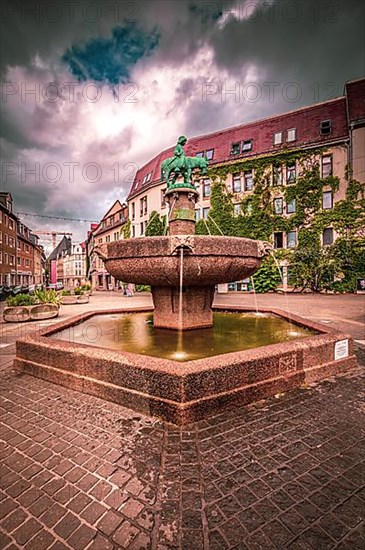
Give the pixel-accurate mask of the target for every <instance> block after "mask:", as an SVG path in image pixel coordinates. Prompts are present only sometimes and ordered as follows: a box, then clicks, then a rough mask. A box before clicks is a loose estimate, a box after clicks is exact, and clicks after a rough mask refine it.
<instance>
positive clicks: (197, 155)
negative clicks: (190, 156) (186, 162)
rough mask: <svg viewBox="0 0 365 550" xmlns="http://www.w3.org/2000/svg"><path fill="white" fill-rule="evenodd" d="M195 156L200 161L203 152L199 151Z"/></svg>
mask: <svg viewBox="0 0 365 550" xmlns="http://www.w3.org/2000/svg"><path fill="white" fill-rule="evenodd" d="M195 156H196V157H198V158H200V159H202V158H203V157H204V151H199V153H197V154H196V155H195Z"/></svg>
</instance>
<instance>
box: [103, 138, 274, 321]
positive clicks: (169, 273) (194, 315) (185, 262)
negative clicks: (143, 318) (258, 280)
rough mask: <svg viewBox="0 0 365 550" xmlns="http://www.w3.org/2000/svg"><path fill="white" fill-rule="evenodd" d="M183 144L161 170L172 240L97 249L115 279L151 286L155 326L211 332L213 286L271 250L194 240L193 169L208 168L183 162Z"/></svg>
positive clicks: (239, 241)
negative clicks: (199, 329) (198, 329)
mask: <svg viewBox="0 0 365 550" xmlns="http://www.w3.org/2000/svg"><path fill="white" fill-rule="evenodd" d="M185 140H186V138H185V136H182V137H180V138H179V141H178V144H177V146H176V148H175V156H174V157H172V158H171V159H167V160H165V161H164V165H163V167H162V177H164V178H165V181H166V184H167V191H166V195H165V197H166V200H167V203H168V205H169V214H168V217H169V235H168V236H166V237H144V238H139V239H129V240H124V241H123V240H122V241H116V242H113V243H109V244H104V245H101V246H100V245H99V246H98V247H97V248H95V251H96V252H97V253H98V254H99V255H100V256H101V257H102V259H103V261H104V264H105V267H106V269H107V270H108V272H109V273H110V274H111V275H112V276H113V277H115V279H117V280H119V281H123V282H125V283H135V284H141V285H150V286H151V289H152V296H153V302H154V306H155V307H154V316H153V323H154V326H155V327H156V328H169V329H174V330H190V329H196V328H202V327H211V326H212V325H213V312H212V304H213V298H214V291H215V286H216V285H217V284H220V283H229V282H233V281H238V280H241V279H244V278H247V277H250V276H251V275H253V274H254V273H255V272H256V271H257V269H258V268H259V267H260V264H261V261H262V259H263V258H264V256H266V254H267V253H268V250H270V249H271V248H272V247H271V245H270V244H269V243H265V242H262V241H254V240H251V239H244V238H239V237H221V236H198V235H195V204H196V202H197V199H198V197H199V194H198V192H197V190H196V187H195V185H194V183H193V182H192V178H193V176H194V175H195V174H194V170H195V171H199V172H200V174H203V175H204V174H206V170H207V165H208V163H207V161H206V160H205V159H202V158H193V157H185V156H184V150H183V146H182V144H184V143H185ZM181 280H182V285H181V284H180V283H181ZM180 286H182V288H180Z"/></svg>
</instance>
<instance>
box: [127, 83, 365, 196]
mask: <svg viewBox="0 0 365 550" xmlns="http://www.w3.org/2000/svg"><path fill="white" fill-rule="evenodd" d="M364 82H365V79H364ZM356 89H357V88H356ZM357 93H358V92H356V94H357ZM353 112H355V108H353ZM356 112H357V111H356ZM328 119H331V121H332V132H331V133H330V134H329V135H325V136H321V135H320V123H321V121H322V120H328ZM291 128H296V140H295V141H294V142H291V143H289V144H286V145H287V146H288V145H289V146H290V147H295V148H297V147H308V146H316V145H318V146H320V145H322V144H325V143H329V142H332V141H337V140H338V141H340V140H343V139H346V138H347V137H348V124H347V115H346V98H345V96H342V97H339V98H335V99H332V100H329V101H326V102H323V103H317V104H314V105H310V106H308V107H302V108H300V109H297V110H295V111H291V112H288V113H284V114H281V115H276V116H273V117H270V118H266V119H262V120H258V121H255V122H251V123H248V124H242V125H240V126H235V127H233V128H228V129H224V130H221V131H218V132H213V133H210V134H206V135H203V136H198V137H194V138H191V139H189V140H188V142H187V145H186V146H185V152H186V154H187V155H189V156H195V155H196V153H198V152H200V151H207V150H209V149H214V159H213V161H211V162H210V164H216V163H221V162H227V161H232V160H235V159H237V158H245V157H252V156H257V155H263V154H269V153H275V152H276V151H278V150H280V146H279V147H278V146H275V145H274V144H273V135H274V133H276V132H280V131H286V130H289V129H291ZM245 139H247V140H248V139H252V140H253V146H252V150H251V151H250V152H248V153H246V154H242V155H235V156H234V157H232V155H231V154H230V150H231V144H232V143H234V142H236V141H242V140H245ZM284 140H285V134H284ZM174 147H175V146H173V147H170V148H169V149H166V150H165V151H162V152H161V153H160V154H158V155H157V156H156V157H154V158H153V159H152V160H150V161H149V162H148V163H147V164H145V166H143V167H142V168H141V169H140V170H138V172H137V174H136V177H135V179H134V182H133V184H132V187H131V189H130V192H129V196H128V199H130V198H132V197H133V196H134V195H137V194H139V193H140V192H141V191H143V189H148V188H149V187H150V186H151V185H153V184H155V183H156V182H158V181H159V180H160V171H161V163H162V161H163V160H164V159H165V158H168V157H171V156H172V155H173V150H174ZM149 173H152V176H151V178H150V180H149V182H146V183H145V184H143V179H144V178H145V176H146V175H147V174H149Z"/></svg>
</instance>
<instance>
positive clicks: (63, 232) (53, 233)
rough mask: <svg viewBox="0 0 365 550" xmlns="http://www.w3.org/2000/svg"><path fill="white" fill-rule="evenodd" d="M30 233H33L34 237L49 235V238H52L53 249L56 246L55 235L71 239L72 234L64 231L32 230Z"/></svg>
mask: <svg viewBox="0 0 365 550" xmlns="http://www.w3.org/2000/svg"><path fill="white" fill-rule="evenodd" d="M32 233H34V234H35V235H49V236H50V238H52V246H53V249H55V248H56V245H57V235H63V236H71V237H72V233H67V232H65V231H42V230H39V231H37V230H34V231H33V232H32Z"/></svg>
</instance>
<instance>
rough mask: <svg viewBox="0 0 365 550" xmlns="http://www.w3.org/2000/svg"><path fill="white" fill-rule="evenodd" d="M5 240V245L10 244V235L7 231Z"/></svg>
mask: <svg viewBox="0 0 365 550" xmlns="http://www.w3.org/2000/svg"><path fill="white" fill-rule="evenodd" d="M4 242H5V246H8V244H9V237H8V234H7V233H5V235H4Z"/></svg>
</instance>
